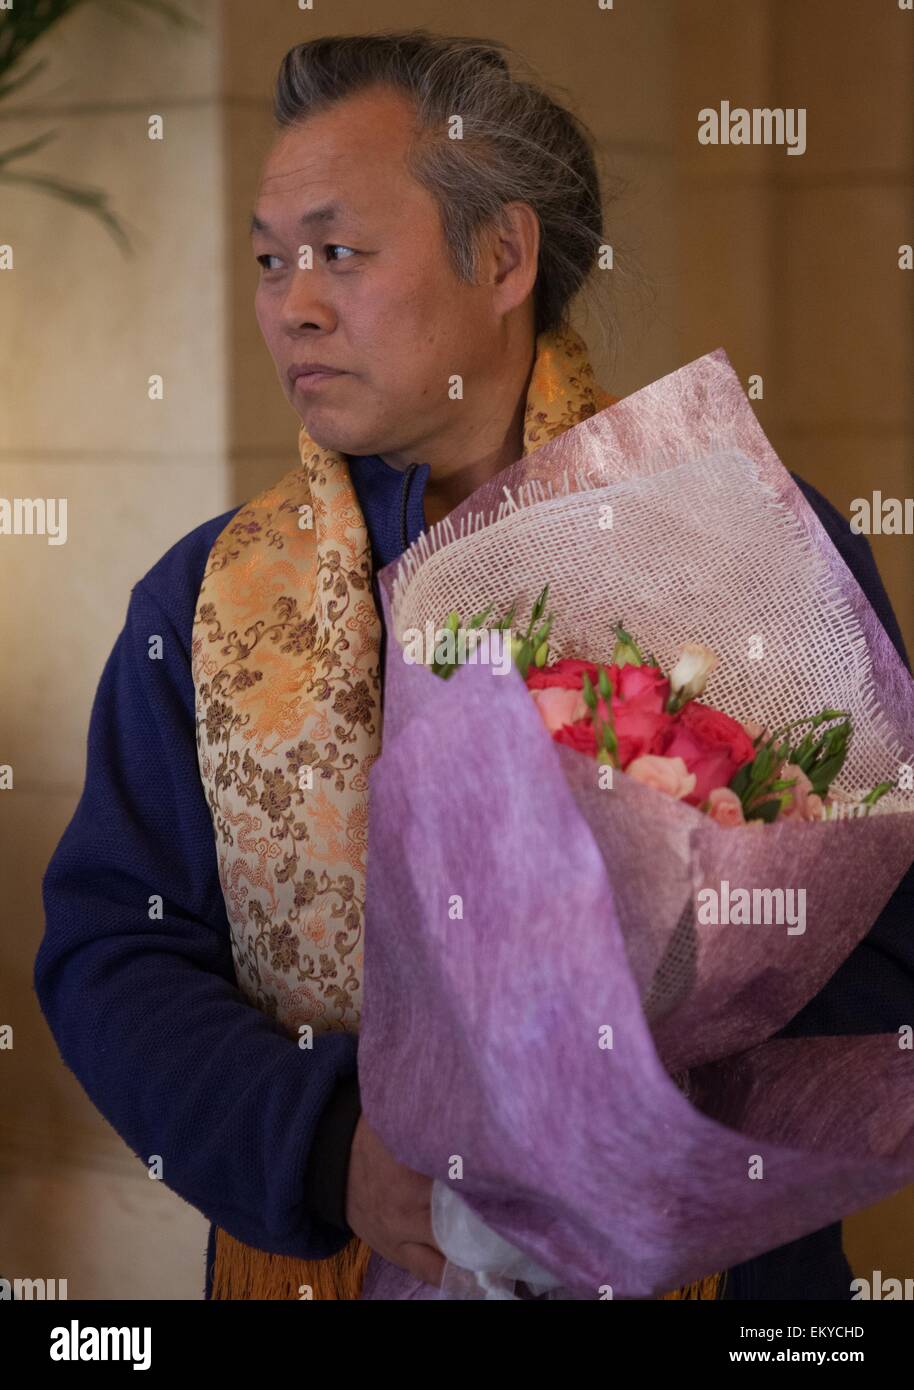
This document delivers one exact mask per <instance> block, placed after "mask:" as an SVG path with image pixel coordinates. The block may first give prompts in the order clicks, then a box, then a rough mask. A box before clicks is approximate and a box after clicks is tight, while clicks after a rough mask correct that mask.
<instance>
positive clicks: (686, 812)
mask: <svg viewBox="0 0 914 1390" xmlns="http://www.w3.org/2000/svg"><path fill="white" fill-rule="evenodd" d="M607 508H611V513H610V512H609V511H608V510H607ZM610 515H611V525H610V524H608V523H609V518H610ZM547 580H548V582H549V584H550V607H551V609H552V611H553V612H554V613H555V621H554V626H553V640H552V650H551V655H552V656H553V657H556V656H564V655H575V656H586V657H590V658H592V659H595V660H604V661H608V660H609V658H610V653H611V650H612V644H613V631H612V630H613V625H614V623H615V622H616V621H618V620H620V619H621V620H623V621H624V623H625V626H626V627H627V629H628V630H629V631H630V632H632V633H633V634H634V635H635V636H636V637H637V640H638V641H639V643H641V644H642V647H643V649H645V650H647V651H649V652H651V653H652V654H653V656H654V657H655V658H656V659H657V661H658V662H659V663H660V664H661V665H662V666H663V667H664V668H666V669H669V668H670V666H671V665H672V664H673V662H674V660H675V657H676V655H677V653H678V650H679V648H680V646H681V645H682V643H684V642H686V641H701V642H705V643H707V644H708V645H709V646H711V647H712V648H713V649H714V650H715V651H716V652H717V653H718V654H719V656H720V666H719V668H718V670H717V671H716V672H715V673H714V675H713V677H712V679H711V683H710V685H709V688H708V690H707V692H706V698H707V699H708V701H709V702H710V703H712V704H714V705H715V706H717V707H718V708H721V709H724V710H726V711H727V712H728V713H730V714H732V715H734V716H736V717H737V718H743V719H749V718H751V719H757V720H760V721H762V722H764V723H765V724H766V725H767V726H768V727H769V728H771V727H774V726H775V725H779V724H781V723H783V722H785V721H787V720H789V719H794V718H798V717H800V716H801V715H804V714H809V713H814V712H816V711H818V710H819V709H820V708H822V707H826V706H831V707H835V708H838V709H843V710H848V711H850V712H851V713H852V714H853V716H854V738H853V744H852V748H851V752H850V756H849V757H848V760H847V763H846V764H845V767H844V768H843V770H842V773H841V775H840V776H839V778H838V780H837V783H836V787H837V788H838V789H839V790H840V791H842V792H843V793H844V794H846V795H848V796H859V795H861V794H862V793H863V792H865V791H866V790H868V789H869V788H870V787H871V786H872V785H873V784H874V783H876V782H878V781H881V780H893V779H896V778H898V777H899V775H900V772H901V769H902V767H903V765H904V764H910V763H914V681H912V679H911V676H910V675H909V673H908V672H907V670H906V668H905V667H904V664H903V663H902V662H901V660H900V658H899V657H898V655H897V653H896V652H895V650H894V647H893V646H892V644H891V642H890V640H889V638H888V636H887V635H886V633H885V632H884V630H883V629H882V627H881V625H880V623H879V621H878V619H877V617H876V615H875V614H874V612H873V611H872V609H871V607H870V605H869V603H868V602H867V600H866V598H865V596H864V595H863V593H862V592H861V590H860V588H859V586H858V584H857V583H856V581H855V579H854V578H853V576H852V575H851V573H850V571H849V570H848V569H847V567H846V565H845V564H844V561H843V560H842V559H841V557H840V556H839V555H838V553H837V552H836V550H835V549H834V547H833V545H832V544H831V541H830V540H829V538H828V536H827V535H826V533H825V531H824V530H823V528H822V526H821V524H820V523H819V521H818V518H817V517H816V515H815V513H814V512H813V511H812V510H811V508H810V507H809V506H808V504H807V502H806V500H805V498H804V497H803V496H802V494H801V492H800V491H799V489H798V488H797V487H796V485H795V484H794V482H793V480H792V479H791V478H790V475H789V474H788V472H787V470H786V469H785V468H784V467H783V465H782V464H781V463H780V461H779V460H778V459H777V457H776V455H775V454H774V452H773V450H772V448H771V446H770V444H769V443H768V441H767V439H766V438H765V435H764V433H763V432H762V430H761V428H760V427H759V425H758V423H757V421H756V419H755V416H754V414H753V412H752V409H751V407H750V405H749V403H748V401H747V399H746V397H745V394H744V392H743V390H742V388H741V386H740V383H739V380H738V378H737V377H736V375H735V373H734V372H733V370H732V368H731V367H730V364H729V362H728V360H727V357H726V354H725V353H724V352H723V351H722V350H718V351H717V352H714V353H711V354H709V355H707V356H706V357H703V358H701V359H699V360H698V361H696V362H693V363H691V364H690V365H688V366H687V367H684V368H682V369H681V370H680V371H678V372H675V373H673V374H672V375H670V376H668V377H665V378H663V379H661V380H660V381H658V382H655V383H654V384H652V385H651V386H649V387H646V388H645V389H644V390H642V391H639V392H637V393H636V394H635V395H633V396H630V397H628V398H627V399H626V400H624V401H621V402H619V403H618V404H617V405H614V406H612V407H610V409H608V410H605V411H603V412H602V413H600V414H599V415H596V416H594V417H593V418H592V419H590V420H588V421H586V422H584V423H583V424H581V425H578V426H577V427H575V428H574V429H571V430H569V431H567V432H566V433H564V434H563V435H561V436H560V437H559V438H558V439H556V440H554V441H553V442H552V443H550V444H548V445H545V446H543V447H542V448H540V449H538V450H536V451H535V452H534V453H533V454H531V455H529V456H527V457H526V458H525V459H523V460H522V461H521V462H519V463H518V464H515V465H514V466H513V467H512V468H510V469H508V470H506V471H505V472H503V473H501V474H500V475H499V476H498V477H497V478H496V479H493V480H492V481H491V482H489V483H487V484H486V485H485V486H484V487H483V488H481V489H479V490H478V491H477V492H476V493H475V494H474V495H473V496H472V497H471V498H470V499H468V501H467V502H466V503H464V504H463V505H462V506H461V507H460V508H458V509H457V511H456V512H454V513H452V514H451V516H449V517H448V518H446V520H445V521H444V522H442V523H441V524H439V526H437V527H435V528H433V530H432V532H431V533H429V535H428V536H425V537H423V538H422V539H421V540H420V542H418V543H417V545H416V546H414V547H412V549H411V550H410V552H408V553H407V555H406V556H405V557H404V558H403V560H402V562H400V563H398V564H395V565H393V566H389V567H388V568H387V569H386V570H384V571H382V573H381V589H382V599H383V603H384V613H385V620H386V622H387V626H388V631H389V632H390V633H391V634H392V637H391V641H390V642H389V644H388V652H387V666H386V672H385V682H386V692H387V693H386V696H385V727H384V745H383V752H382V756H381V758H380V760H379V762H378V763H377V764H376V765H375V767H374V768H373V769H372V772H371V777H370V786H371V794H370V823H369V852H368V889H367V900H368V915H367V925H366V957H365V1006H364V1012H363V1017H362V1031H361V1037H360V1046H359V1066H360V1084H361V1092H362V1100H363V1105H364V1107H365V1111H366V1115H367V1117H368V1119H369V1120H370V1122H371V1123H372V1124H373V1125H374V1126H375V1128H376V1129H377V1130H378V1131H379V1133H380V1134H381V1136H382V1138H383V1139H384V1141H385V1143H386V1144H387V1145H388V1147H389V1148H390V1149H391V1150H392V1151H393V1152H394V1154H396V1155H397V1157H398V1158H400V1160H401V1161H403V1162H406V1163H409V1164H410V1166H412V1167H414V1168H416V1169H418V1170H419V1171H421V1172H424V1173H427V1174H429V1175H431V1176H433V1177H436V1178H438V1179H439V1180H441V1181H443V1182H445V1183H447V1184H448V1185H449V1186H450V1187H452V1188H453V1189H454V1190H455V1191H457V1192H459V1193H460V1195H461V1196H463V1197H464V1198H465V1199H466V1201H467V1203H468V1204H469V1206H470V1208H471V1209H472V1210H473V1211H474V1212H475V1213H476V1214H477V1215H478V1216H480V1217H481V1218H482V1219H483V1220H484V1222H485V1223H486V1225H487V1226H488V1227H489V1228H491V1230H492V1231H493V1232H495V1233H497V1234H498V1235H500V1236H501V1237H503V1238H504V1239H506V1240H508V1241H509V1242H510V1243H511V1244H512V1245H513V1246H515V1247H516V1248H517V1249H518V1250H519V1251H521V1252H523V1253H524V1254H526V1255H527V1256H528V1257H529V1258H530V1259H531V1260H532V1261H535V1262H536V1263H537V1264H538V1265H540V1266H542V1267H543V1268H544V1269H546V1270H547V1271H551V1272H553V1273H554V1274H555V1276H556V1277H557V1278H559V1279H561V1280H562V1281H563V1283H564V1284H566V1285H567V1286H568V1287H569V1288H574V1289H575V1290H577V1291H578V1292H579V1293H580V1294H581V1295H582V1296H588V1295H589V1296H593V1297H599V1296H600V1294H599V1293H598V1290H600V1289H605V1286H607V1285H609V1286H611V1287H612V1289H613V1292H614V1295H615V1296H617V1297H644V1296H651V1295H656V1294H657V1293H659V1292H661V1291H662V1290H665V1289H669V1288H671V1287H673V1286H675V1285H677V1284H680V1283H685V1282H687V1281H689V1280H693V1279H696V1278H700V1277H702V1276H704V1275H707V1274H709V1273H712V1272H714V1271H717V1270H722V1269H725V1268H728V1267H730V1266H731V1265H733V1264H735V1263H738V1262H740V1261H742V1260H745V1259H747V1258H749V1257H751V1256H753V1255H755V1254H758V1253H761V1252H762V1251H764V1250H766V1249H770V1248H773V1247H775V1246H777V1245H780V1244H783V1243H785V1242H786V1241H789V1240H792V1239H795V1238H797V1237H798V1236H801V1235H803V1234H805V1233H806V1232H809V1231H812V1230H816V1229H818V1228H820V1227H821V1226H823V1225H825V1224H827V1223H829V1222H831V1221H833V1220H835V1219H837V1218H840V1217H841V1216H844V1215H846V1214H848V1213H850V1212H851V1211H854V1210H857V1209H858V1208H860V1207H862V1206H865V1205H867V1204H868V1203H871V1202H873V1201H875V1200H877V1199H879V1198H880V1197H882V1196H884V1195H886V1194H888V1193H890V1192H892V1191H895V1190H897V1189H898V1188H899V1187H901V1186H903V1185H904V1184H905V1183H906V1182H908V1181H911V1180H912V1179H914V1061H912V1058H914V1053H912V1051H911V1050H910V1049H909V1048H906V1047H905V1046H904V1045H903V1044H904V1041H905V1038H904V1029H905V1027H906V1025H911V1024H912V1023H914V981H912V987H911V992H912V999H911V1007H910V1009H909V1010H908V1011H907V1016H906V1017H903V1018H899V1019H898V1020H897V1027H898V1031H897V1032H894V1033H886V1034H878V1035H872V1036H862V1037H861V1036H857V1037H835V1038H803V1039H799V1038H797V1039H772V1035H773V1034H774V1033H775V1032H777V1031H778V1030H779V1029H780V1028H781V1027H783V1025H784V1024H786V1023H787V1022H788V1021H789V1020H790V1019H791V1018H792V1017H793V1016H794V1015H795V1014H796V1013H797V1012H798V1011H799V1010H800V1008H801V1007H802V1006H803V1005H804V1004H805V1003H806V1002H807V1001H808V1000H809V999H811V998H812V997H813V996H814V995H815V994H817V993H818V991H819V990H820V988H821V987H822V986H823V984H824V983H825V982H826V981H827V980H828V978H829V977H830V976H831V975H832V974H833V973H834V971H835V970H836V969H837V967H838V966H839V964H840V963H841V962H842V961H843V960H845V959H846V958H847V956H848V955H849V954H850V953H851V951H852V950H853V949H854V947H855V946H856V945H857V944H858V943H859V942H860V941H861V939H862V938H863V937H864V936H865V934H866V933H867V931H868V930H869V928H870V927H871V926H872V924H873V922H874V921H875V919H876V918H877V916H878V914H879V913H880V911H881V910H882V909H883V908H884V906H885V905H886V903H887V901H888V900H889V898H890V897H891V895H892V893H893V892H894V891H895V890H896V889H897V888H898V885H899V883H900V882H901V880H902V879H903V878H904V876H905V873H906V870H908V869H909V866H910V865H911V863H912V859H914V816H912V815H911V812H912V810H914V793H912V792H911V791H906V790H899V791H896V792H893V793H891V794H890V795H889V796H886V797H885V798H884V799H883V800H882V801H881V802H880V803H878V804H877V807H876V808H875V810H874V812H873V814H871V815H870V816H869V817H866V818H844V819H841V820H837V821H833V822H823V823H817V824H809V823H803V824H798V823H795V822H788V821H785V822H781V823H779V824H775V825H770V826H763V827H746V828H735V829H733V828H727V829H724V828H722V827H719V826H717V825H716V824H714V823H712V822H711V821H709V820H708V818H707V817H705V816H704V815H702V814H701V813H700V812H699V811H697V810H696V809H694V808H693V807H690V806H688V805H686V804H684V803H682V802H677V801H673V800H672V799H671V798H669V797H665V796H664V795H663V794H661V793H659V792H656V791H654V790H653V789H650V788H646V787H643V786H641V785H640V784H637V783H635V782H633V781H632V780H631V779H629V778H626V777H625V775H624V774H620V773H616V775H615V778H614V785H613V787H612V789H611V790H607V789H601V788H600V787H599V786H598V783H597V765H596V763H595V762H593V761H592V760H590V759H587V758H585V757H583V756H582V755H580V754H577V753H575V752H573V751H572V750H570V749H567V748H564V747H560V746H558V745H556V744H554V743H553V742H552V741H551V740H550V738H549V737H548V735H546V734H545V731H544V729H543V727H542V725H541V722H540V719H539V716H538V714H537V712H536V709H535V707H534V704H533V702H532V701H531V699H530V697H529V695H528V693H527V691H526V690H525V688H524V686H523V684H522V682H521V680H520V678H519V677H518V676H517V674H516V672H513V671H512V672H510V673H509V674H508V675H507V676H496V675H495V674H493V672H492V671H491V670H490V669H489V668H487V667H485V666H482V665H468V666H465V667H462V668H461V669H459V670H458V671H457V672H456V673H455V675H454V676H453V677H452V678H451V680H449V681H447V682H444V681H441V680H440V679H439V678H437V677H435V676H433V675H432V674H431V673H430V672H429V671H428V670H426V669H424V668H422V667H420V666H415V665H410V664H407V663H406V662H405V661H404V660H403V659H402V648H401V646H400V641H401V640H402V639H403V636H404V633H405V632H406V630H407V629H409V628H417V629H420V630H424V628H425V624H426V623H428V622H430V623H432V624H433V625H435V626H437V625H438V624H439V623H440V622H442V621H443V618H444V616H445V615H446V613H447V612H448V610H449V609H451V608H456V609H457V610H458V611H459V612H460V613H461V614H462V616H463V617H464V619H466V618H467V617H468V616H469V615H470V614H471V613H473V612H475V611H476V610H478V609H480V608H482V607H484V606H485V605H486V604H487V603H489V602H490V601H491V602H494V603H495V605H496V607H498V608H502V607H507V606H508V604H509V603H511V602H513V601H514V600H518V615H519V616H526V613H527V612H528V611H529V606H530V604H531V603H532V601H533V599H534V598H535V596H536V594H537V593H538V592H539V590H540V588H541V587H542V585H543V583H544V582H545V581H547ZM759 639H760V641H761V647H760V646H759ZM725 879H726V880H727V881H728V882H729V884H730V885H732V886H733V887H734V888H736V887H740V888H747V889H749V890H752V889H782V890H783V889H787V888H792V889H795V890H796V889H800V888H802V889H804V890H805V930H803V931H802V932H799V931H796V930H794V931H793V932H790V931H788V930H787V926H786V924H785V923H784V922H781V923H778V922H776V921H775V922H771V921H768V922H762V921H758V922H755V923H753V924H752V925H736V924H720V925H717V924H714V925H712V924H700V923H699V922H698V920H697V917H696V912H695V902H696V894H697V893H698V892H699V891H700V890H701V889H702V888H707V887H713V888H715V889H716V890H720V889H721V885H722V880H725ZM911 887H912V884H911V876H910V875H909V877H908V878H907V879H905V883H904V885H903V889H904V890H905V891H907V890H910V888H911ZM455 895H459V898H460V900H461V901H462V917H457V918H455V917H454V915H453V911H452V910H451V909H452V905H453V903H454V901H455ZM912 930H914V923H912ZM607 1025H608V1026H609V1027H611V1029H612V1046H611V1047H607V1046H605V1045H603V1046H601V1038H602V1040H603V1043H604V1044H605V1041H606V1033H605V1031H603V1032H602V1033H601V1030H605V1028H606V1026H607ZM687 1070H688V1075H687V1076H686V1075H685V1073H686V1071H687ZM673 1076H676V1077H677V1078H678V1080H679V1083H680V1084H679V1085H677V1084H674V1081H673V1080H672V1079H671V1077H673ZM683 1086H684V1090H685V1093H684V1090H683V1089H682V1088H683ZM455 1156H456V1157H459V1159H460V1161H461V1163H462V1177H460V1178H459V1179H458V1178H454V1177H453V1176H450V1175H451V1174H452V1173H453V1172H454V1158H455ZM760 1160H761V1172H762V1173H763V1176H759V1172H760V1167H759V1163H760ZM434 1294H435V1291H433V1290H430V1289H428V1288H427V1286H422V1285H417V1284H416V1282H415V1281H413V1280H410V1279H409V1277H408V1276H407V1275H405V1274H404V1273H403V1272H402V1271H400V1270H397V1269H394V1267H393V1266H391V1265H389V1264H386V1263H385V1262H384V1261H383V1260H381V1259H380V1258H379V1257H377V1256H374V1257H373V1259H372V1265H371V1267H370V1269H369V1276H368V1279H367V1281H366V1289H365V1293H364V1295H363V1296H365V1297H405V1298H415V1297H420V1298H421V1297H429V1296H434Z"/></svg>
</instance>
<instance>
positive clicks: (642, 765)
mask: <svg viewBox="0 0 914 1390" xmlns="http://www.w3.org/2000/svg"><path fill="white" fill-rule="evenodd" d="M627 772H628V776H629V777H633V778H634V779H635V781H636V782H641V783H642V785H643V786H645V787H655V788H656V790H657V791H658V792H666V794H667V796H674V797H676V798H677V799H680V798H682V797H685V796H688V794H689V793H690V792H691V791H692V790H693V789H694V786H695V778H694V776H693V775H692V773H690V772H689V771H688V770H687V769H686V765H685V763H684V762H683V761H682V758H658V757H656V756H655V755H653V754H645V756H644V757H641V758H635V759H633V761H632V762H630V763H629V765H628V769H627Z"/></svg>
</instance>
